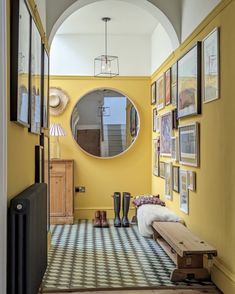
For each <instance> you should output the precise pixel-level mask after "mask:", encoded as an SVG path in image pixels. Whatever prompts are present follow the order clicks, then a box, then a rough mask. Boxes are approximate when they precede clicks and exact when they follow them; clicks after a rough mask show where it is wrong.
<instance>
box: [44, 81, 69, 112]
mask: <svg viewBox="0 0 235 294" xmlns="http://www.w3.org/2000/svg"><path fill="white" fill-rule="evenodd" d="M68 102H69V96H68V94H67V93H66V92H64V91H63V90H62V89H60V88H55V87H51V88H50V96H49V106H50V114H51V115H54V116H57V115H60V114H62V113H63V112H64V110H65V108H66V106H67V104H68Z"/></svg>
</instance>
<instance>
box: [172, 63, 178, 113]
mask: <svg viewBox="0 0 235 294" xmlns="http://www.w3.org/2000/svg"><path fill="white" fill-rule="evenodd" d="M177 70H178V64H177V62H176V63H174V64H173V65H172V67H171V103H172V105H173V106H175V107H176V106H177V74H178V73H177Z"/></svg>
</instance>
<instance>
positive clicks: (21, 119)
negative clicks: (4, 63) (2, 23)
mask: <svg viewBox="0 0 235 294" xmlns="http://www.w3.org/2000/svg"><path fill="white" fill-rule="evenodd" d="M11 12H12V17H11V69H10V72H11V79H10V81H11V84H10V88H11V91H10V92H11V97H10V99H11V101H10V119H11V121H14V122H16V123H18V124H19V125H21V126H23V127H26V128H29V99H30V98H29V92H30V91H29V85H30V83H29V78H30V72H29V67H30V29H31V15H30V12H29V9H28V6H27V4H26V1H24V0H15V1H12V9H11Z"/></svg>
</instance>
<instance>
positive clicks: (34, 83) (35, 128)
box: [29, 19, 42, 135]
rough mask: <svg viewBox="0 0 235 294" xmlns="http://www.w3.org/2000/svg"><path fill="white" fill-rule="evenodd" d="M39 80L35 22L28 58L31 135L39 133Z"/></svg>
mask: <svg viewBox="0 0 235 294" xmlns="http://www.w3.org/2000/svg"><path fill="white" fill-rule="evenodd" d="M41 78H42V39H41V35H40V33H39V30H38V28H37V25H36V23H35V21H34V20H33V19H32V25H31V58H30V129H29V131H30V132H31V133H33V134H37V135H40V133H41V86H42V85H41Z"/></svg>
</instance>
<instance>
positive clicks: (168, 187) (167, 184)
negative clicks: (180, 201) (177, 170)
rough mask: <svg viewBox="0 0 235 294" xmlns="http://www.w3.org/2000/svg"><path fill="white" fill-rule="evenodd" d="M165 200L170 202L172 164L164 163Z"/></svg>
mask: <svg viewBox="0 0 235 294" xmlns="http://www.w3.org/2000/svg"><path fill="white" fill-rule="evenodd" d="M165 198H166V199H168V200H172V164H171V163H170V162H166V163H165Z"/></svg>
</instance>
